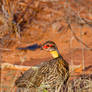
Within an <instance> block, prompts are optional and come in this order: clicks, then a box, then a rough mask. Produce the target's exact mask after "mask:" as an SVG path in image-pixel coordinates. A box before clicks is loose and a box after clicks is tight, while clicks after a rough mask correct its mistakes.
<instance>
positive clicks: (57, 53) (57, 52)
mask: <svg viewBox="0 0 92 92" xmlns="http://www.w3.org/2000/svg"><path fill="white" fill-rule="evenodd" d="M50 54H51V55H52V56H53V58H58V57H59V56H60V53H59V51H58V50H54V51H50Z"/></svg>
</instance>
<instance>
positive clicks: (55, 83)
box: [15, 40, 70, 92]
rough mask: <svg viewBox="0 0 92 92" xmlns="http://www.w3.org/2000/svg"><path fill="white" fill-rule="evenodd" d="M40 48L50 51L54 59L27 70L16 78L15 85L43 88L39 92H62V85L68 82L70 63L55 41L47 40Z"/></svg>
mask: <svg viewBox="0 0 92 92" xmlns="http://www.w3.org/2000/svg"><path fill="white" fill-rule="evenodd" d="M40 48H41V50H45V51H47V52H49V53H50V54H51V55H52V57H53V59H51V60H49V61H47V62H43V63H42V64H40V65H37V66H36V68H30V69H29V70H27V71H25V72H24V74H22V75H21V76H20V77H19V78H18V79H16V81H15V86H17V87H19V88H36V89H38V90H39V89H40V90H41V91H37V92H60V88H61V86H62V85H65V84H67V81H68V79H69V75H70V74H69V64H68V62H67V61H66V60H64V58H63V57H62V56H61V54H60V52H59V50H58V48H57V46H56V44H55V42H54V41H51V40H49V41H46V42H44V43H43V44H41V47H40ZM44 90H46V91H44ZM56 90H57V91H56ZM31 92H34V91H31Z"/></svg>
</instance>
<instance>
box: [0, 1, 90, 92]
mask: <svg viewBox="0 0 92 92" xmlns="http://www.w3.org/2000/svg"><path fill="white" fill-rule="evenodd" d="M45 40H53V41H55V42H56V43H57V44H58V45H59V49H60V50H62V52H63V54H64V55H65V56H66V57H68V56H69V59H67V58H66V60H69V61H68V62H69V64H71V65H72V66H73V65H74V64H77V65H78V64H81V65H82V69H83V70H84V71H81V72H80V71H77V72H78V74H77V73H75V72H72V73H71V77H70V80H69V81H68V85H67V87H62V92H63V91H64V92H92V72H91V71H92V0H84V1H83V0H0V63H6V62H8V63H12V64H18V65H31V66H32V65H36V64H39V63H40V62H42V61H43V60H48V57H49V55H47V53H46V54H44V55H43V56H41V55H42V53H44V52H42V53H41V54H39V51H36V52H31V51H30V52H28V51H26V52H25V51H17V50H16V47H19V46H20V47H21V46H27V45H30V44H33V43H40V42H43V41H45ZM71 53H72V54H71ZM37 54H38V56H37ZM45 56H47V57H45ZM30 57H31V58H30ZM34 57H36V58H34ZM39 57H40V58H41V57H42V58H43V59H42V58H41V60H40V59H39ZM25 61H27V63H25ZM29 61H31V63H30V62H29ZM34 61H38V63H37V62H35V63H34ZM74 61H75V62H76V63H74ZM78 61H79V63H78ZM80 62H81V63H80ZM0 69H1V67H0ZM73 69H74V67H73V68H72V70H73ZM79 70H80V69H79ZM21 72H24V70H21V71H20V70H13V69H1V71H0V73H1V76H0V77H1V87H0V91H1V92H17V91H16V87H15V86H14V81H15V80H16V78H17V77H18V76H19V75H20V73H21ZM22 92H23V91H22ZM25 92H27V91H26V90H25Z"/></svg>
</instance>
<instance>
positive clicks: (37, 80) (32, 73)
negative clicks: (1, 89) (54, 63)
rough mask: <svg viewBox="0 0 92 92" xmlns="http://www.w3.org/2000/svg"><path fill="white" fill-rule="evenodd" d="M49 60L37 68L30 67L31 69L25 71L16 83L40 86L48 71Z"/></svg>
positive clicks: (22, 85) (18, 85)
mask: <svg viewBox="0 0 92 92" xmlns="http://www.w3.org/2000/svg"><path fill="white" fill-rule="evenodd" d="M47 65H48V64H47V62H46V63H43V64H41V65H39V66H36V67H37V68H34V69H33V68H30V69H29V70H27V71H25V72H24V74H22V76H20V77H19V78H18V79H17V80H16V81H15V85H16V86H17V87H26V88H27V87H28V88H30V87H38V86H40V84H41V83H42V81H43V77H44V74H45V73H46V72H47V71H48V68H47Z"/></svg>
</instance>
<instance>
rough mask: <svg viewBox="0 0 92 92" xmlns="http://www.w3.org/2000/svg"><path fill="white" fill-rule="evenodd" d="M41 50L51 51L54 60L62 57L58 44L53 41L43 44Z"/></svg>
mask: <svg viewBox="0 0 92 92" xmlns="http://www.w3.org/2000/svg"><path fill="white" fill-rule="evenodd" d="M41 48H42V49H43V50H46V51H49V52H50V53H51V55H52V56H53V57H54V58H57V57H59V55H60V54H59V51H58V49H57V47H56V44H55V43H54V42H53V41H46V42H45V43H43V44H42V46H41Z"/></svg>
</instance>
